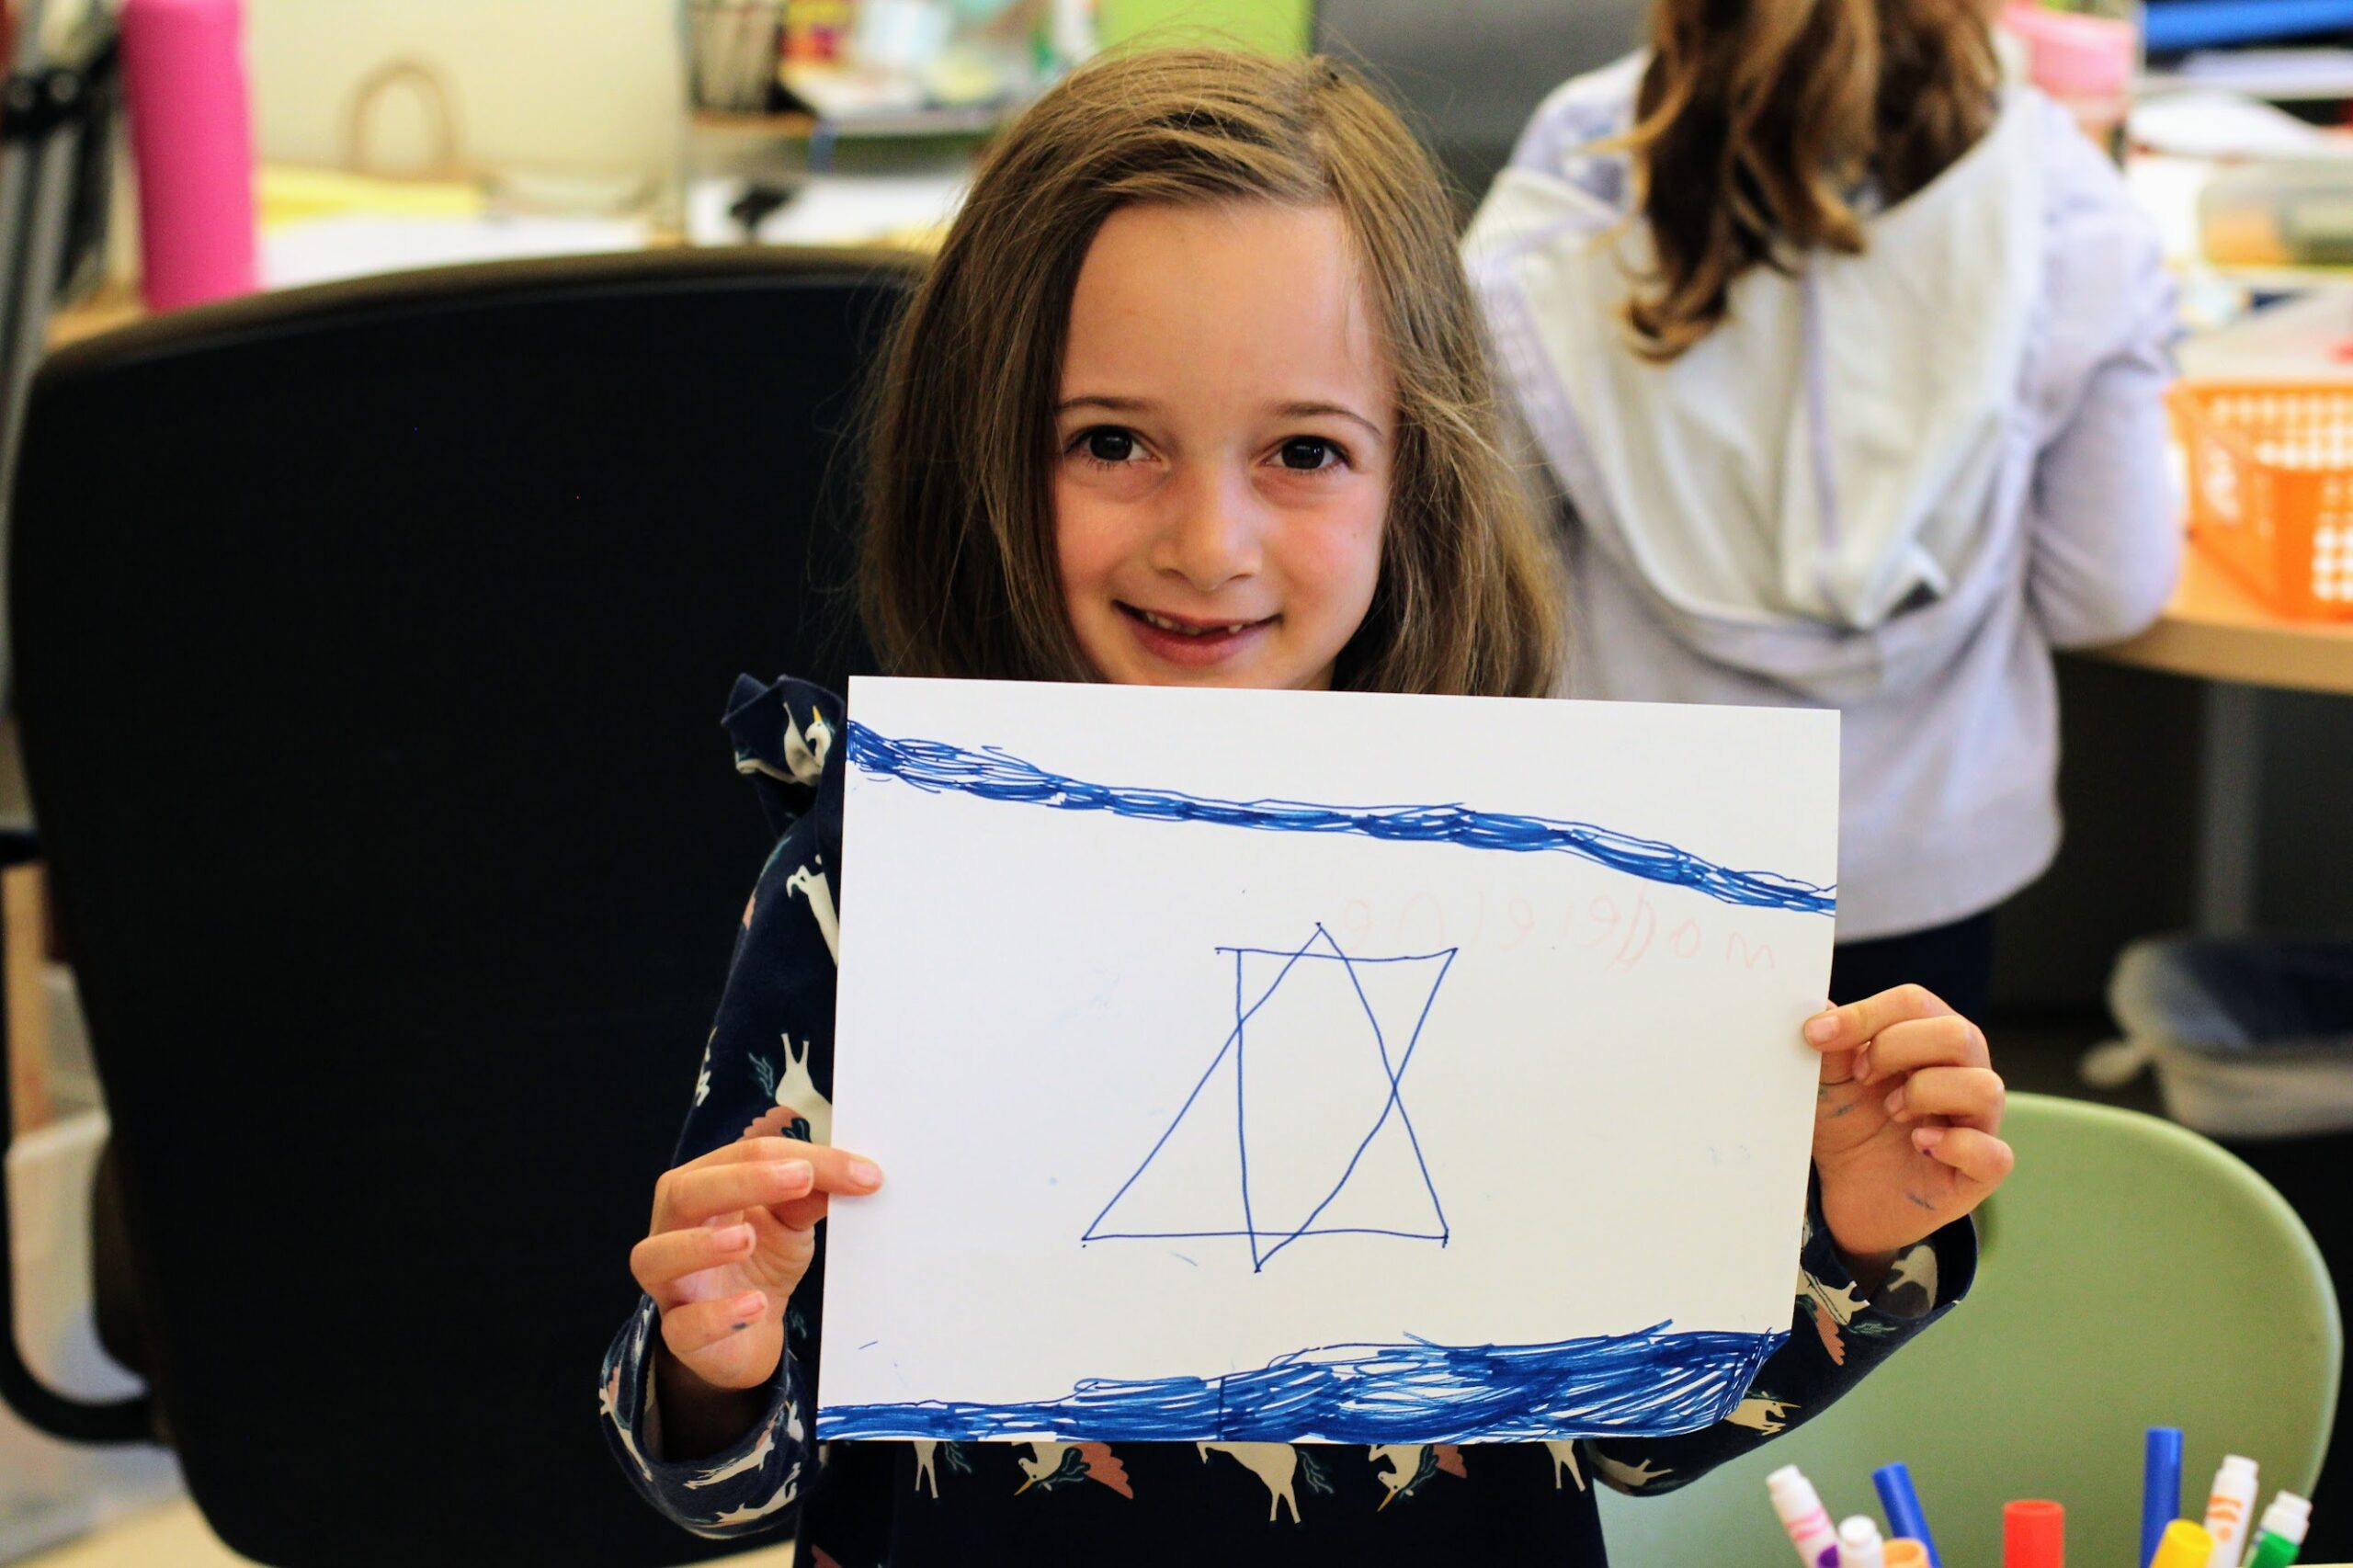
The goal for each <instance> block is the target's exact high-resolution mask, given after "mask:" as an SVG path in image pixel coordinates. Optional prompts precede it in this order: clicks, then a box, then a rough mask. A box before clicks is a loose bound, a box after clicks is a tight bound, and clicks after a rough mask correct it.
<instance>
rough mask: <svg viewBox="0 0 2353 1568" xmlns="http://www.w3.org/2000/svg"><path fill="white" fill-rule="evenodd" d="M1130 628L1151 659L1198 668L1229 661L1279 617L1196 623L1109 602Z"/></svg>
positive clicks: (1176, 616)
mask: <svg viewBox="0 0 2353 1568" xmlns="http://www.w3.org/2000/svg"><path fill="white" fill-rule="evenodd" d="M1113 603H1114V604H1117V605H1118V607H1119V610H1120V614H1121V615H1123V616H1125V617H1127V619H1128V624H1129V626H1130V627H1131V628H1133V629H1134V631H1135V634H1136V641H1137V642H1141V643H1142V644H1143V646H1144V648H1145V650H1146V651H1147V652H1149V653H1152V654H1153V655H1154V657H1156V658H1160V659H1165V660H1166V661H1167V662H1168V663H1170V664H1172V665H1194V666H1197V667H1198V666H1201V665H1215V664H1220V663H1222V662H1223V661H1225V660H1227V659H1230V658H1233V656H1235V655H1236V654H1238V653H1241V652H1243V651H1244V650H1245V649H1246V648H1249V647H1250V646H1252V645H1253V644H1255V643H1256V642H1258V641H1259V639H1261V638H1262V637H1264V636H1266V635H1267V633H1268V632H1269V631H1272V630H1273V629H1274V625H1275V623H1276V622H1277V621H1279V620H1280V619H1282V618H1281V617H1280V616H1279V615H1270V616H1267V617H1266V618H1264V619H1258V620H1198V619H1193V618H1192V617H1190V616H1181V615H1164V614H1162V613H1160V612H1159V611H1157V610H1148V609H1140V608H1137V607H1136V606H1134V605H1131V604H1122V603H1120V602H1119V601H1117V600H1114V601H1113Z"/></svg>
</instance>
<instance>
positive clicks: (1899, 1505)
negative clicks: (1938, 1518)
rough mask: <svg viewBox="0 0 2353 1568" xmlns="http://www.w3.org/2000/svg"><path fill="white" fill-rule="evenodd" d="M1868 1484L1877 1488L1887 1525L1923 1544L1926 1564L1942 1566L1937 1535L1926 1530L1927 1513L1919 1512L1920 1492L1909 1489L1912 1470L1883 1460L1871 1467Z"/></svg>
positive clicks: (1894, 1531) (1900, 1534)
mask: <svg viewBox="0 0 2353 1568" xmlns="http://www.w3.org/2000/svg"><path fill="white" fill-rule="evenodd" d="M1871 1484H1872V1485H1873V1486H1876V1487H1878V1488H1879V1506H1881V1507H1882V1508H1884V1509H1886V1510H1887V1528H1888V1529H1889V1530H1890V1531H1891V1532H1892V1533H1893V1534H1895V1535H1898V1536H1909V1537H1911V1538H1912V1539H1913V1540H1916V1541H1918V1542H1919V1543H1920V1544H1921V1545H1922V1546H1924V1547H1926V1548H1927V1552H1928V1568H1944V1559H1943V1558H1941V1557H1938V1555H1937V1538H1936V1537H1934V1536H1932V1535H1930V1534H1929V1533H1928V1517H1927V1515H1926V1514H1923V1513H1922V1512H1920V1494H1918V1493H1916V1492H1915V1491H1913V1490H1912V1472H1911V1471H1908V1470H1906V1469H1904V1466H1903V1465H1902V1464H1900V1463H1899V1464H1883V1465H1881V1466H1880V1467H1879V1468H1878V1469H1877V1470H1875V1471H1871Z"/></svg>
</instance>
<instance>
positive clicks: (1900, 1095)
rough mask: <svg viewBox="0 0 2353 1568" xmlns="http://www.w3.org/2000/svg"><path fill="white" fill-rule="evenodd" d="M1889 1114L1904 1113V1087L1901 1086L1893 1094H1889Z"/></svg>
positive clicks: (1900, 1114) (1899, 1114) (1897, 1114)
mask: <svg viewBox="0 0 2353 1568" xmlns="http://www.w3.org/2000/svg"><path fill="white" fill-rule="evenodd" d="M1887 1114H1888V1115H1890V1116H1902V1115H1903V1114H1904V1091H1903V1090H1902V1089H1900V1088H1899V1089H1897V1090H1896V1091H1895V1092H1894V1093H1893V1094H1892V1095H1890V1096H1887Z"/></svg>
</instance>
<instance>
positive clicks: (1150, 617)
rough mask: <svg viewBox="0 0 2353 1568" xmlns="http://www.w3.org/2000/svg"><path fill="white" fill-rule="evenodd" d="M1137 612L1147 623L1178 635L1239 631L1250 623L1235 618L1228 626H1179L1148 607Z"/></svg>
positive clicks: (1201, 635) (1200, 635) (1203, 634)
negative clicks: (1155, 613)
mask: <svg viewBox="0 0 2353 1568" xmlns="http://www.w3.org/2000/svg"><path fill="white" fill-rule="evenodd" d="M1138 613H1140V614H1141V615H1142V617H1143V618H1144V619H1145V621H1146V622H1147V623H1149V624H1151V625H1153V626H1156V627H1158V628H1159V629H1160V630H1161V631H1174V632H1176V634H1177V635H1178V636H1180V637H1209V636H1213V635H1216V634H1218V633H1220V632H1233V631H1242V630H1244V629H1245V627H1247V626H1248V625H1249V624H1250V622H1248V621H1246V620H1237V621H1235V622H1233V624H1232V625H1230V626H1200V627H1193V626H1179V625H1178V624H1177V623H1176V622H1175V621H1173V620H1170V619H1168V618H1167V617H1165V616H1160V615H1154V614H1153V613H1152V611H1150V610H1148V609H1147V610H1142V611H1139V612H1138Z"/></svg>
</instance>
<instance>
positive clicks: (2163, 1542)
mask: <svg viewBox="0 0 2353 1568" xmlns="http://www.w3.org/2000/svg"><path fill="white" fill-rule="evenodd" d="M2213 1555H2214V1538H2213V1537H2212V1536H2211V1535H2209V1534H2208V1533H2207V1532H2206V1527H2205V1526H2204V1525H2201V1524H2196V1523H2193V1522H2191V1521H2190V1520H2188V1519H2176V1520H2175V1521H2174V1522H2173V1523H2171V1524H2169V1525H2167V1526H2166V1527H2165V1534H2164V1535H2163V1536H2162V1537H2160V1538H2159V1540H2158V1541H2157V1554H2156V1555H2155V1556H2154V1557H2152V1558H2150V1559H2149V1568H2206V1560H2207V1559H2208V1558H2210V1557H2211V1556H2213Z"/></svg>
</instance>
